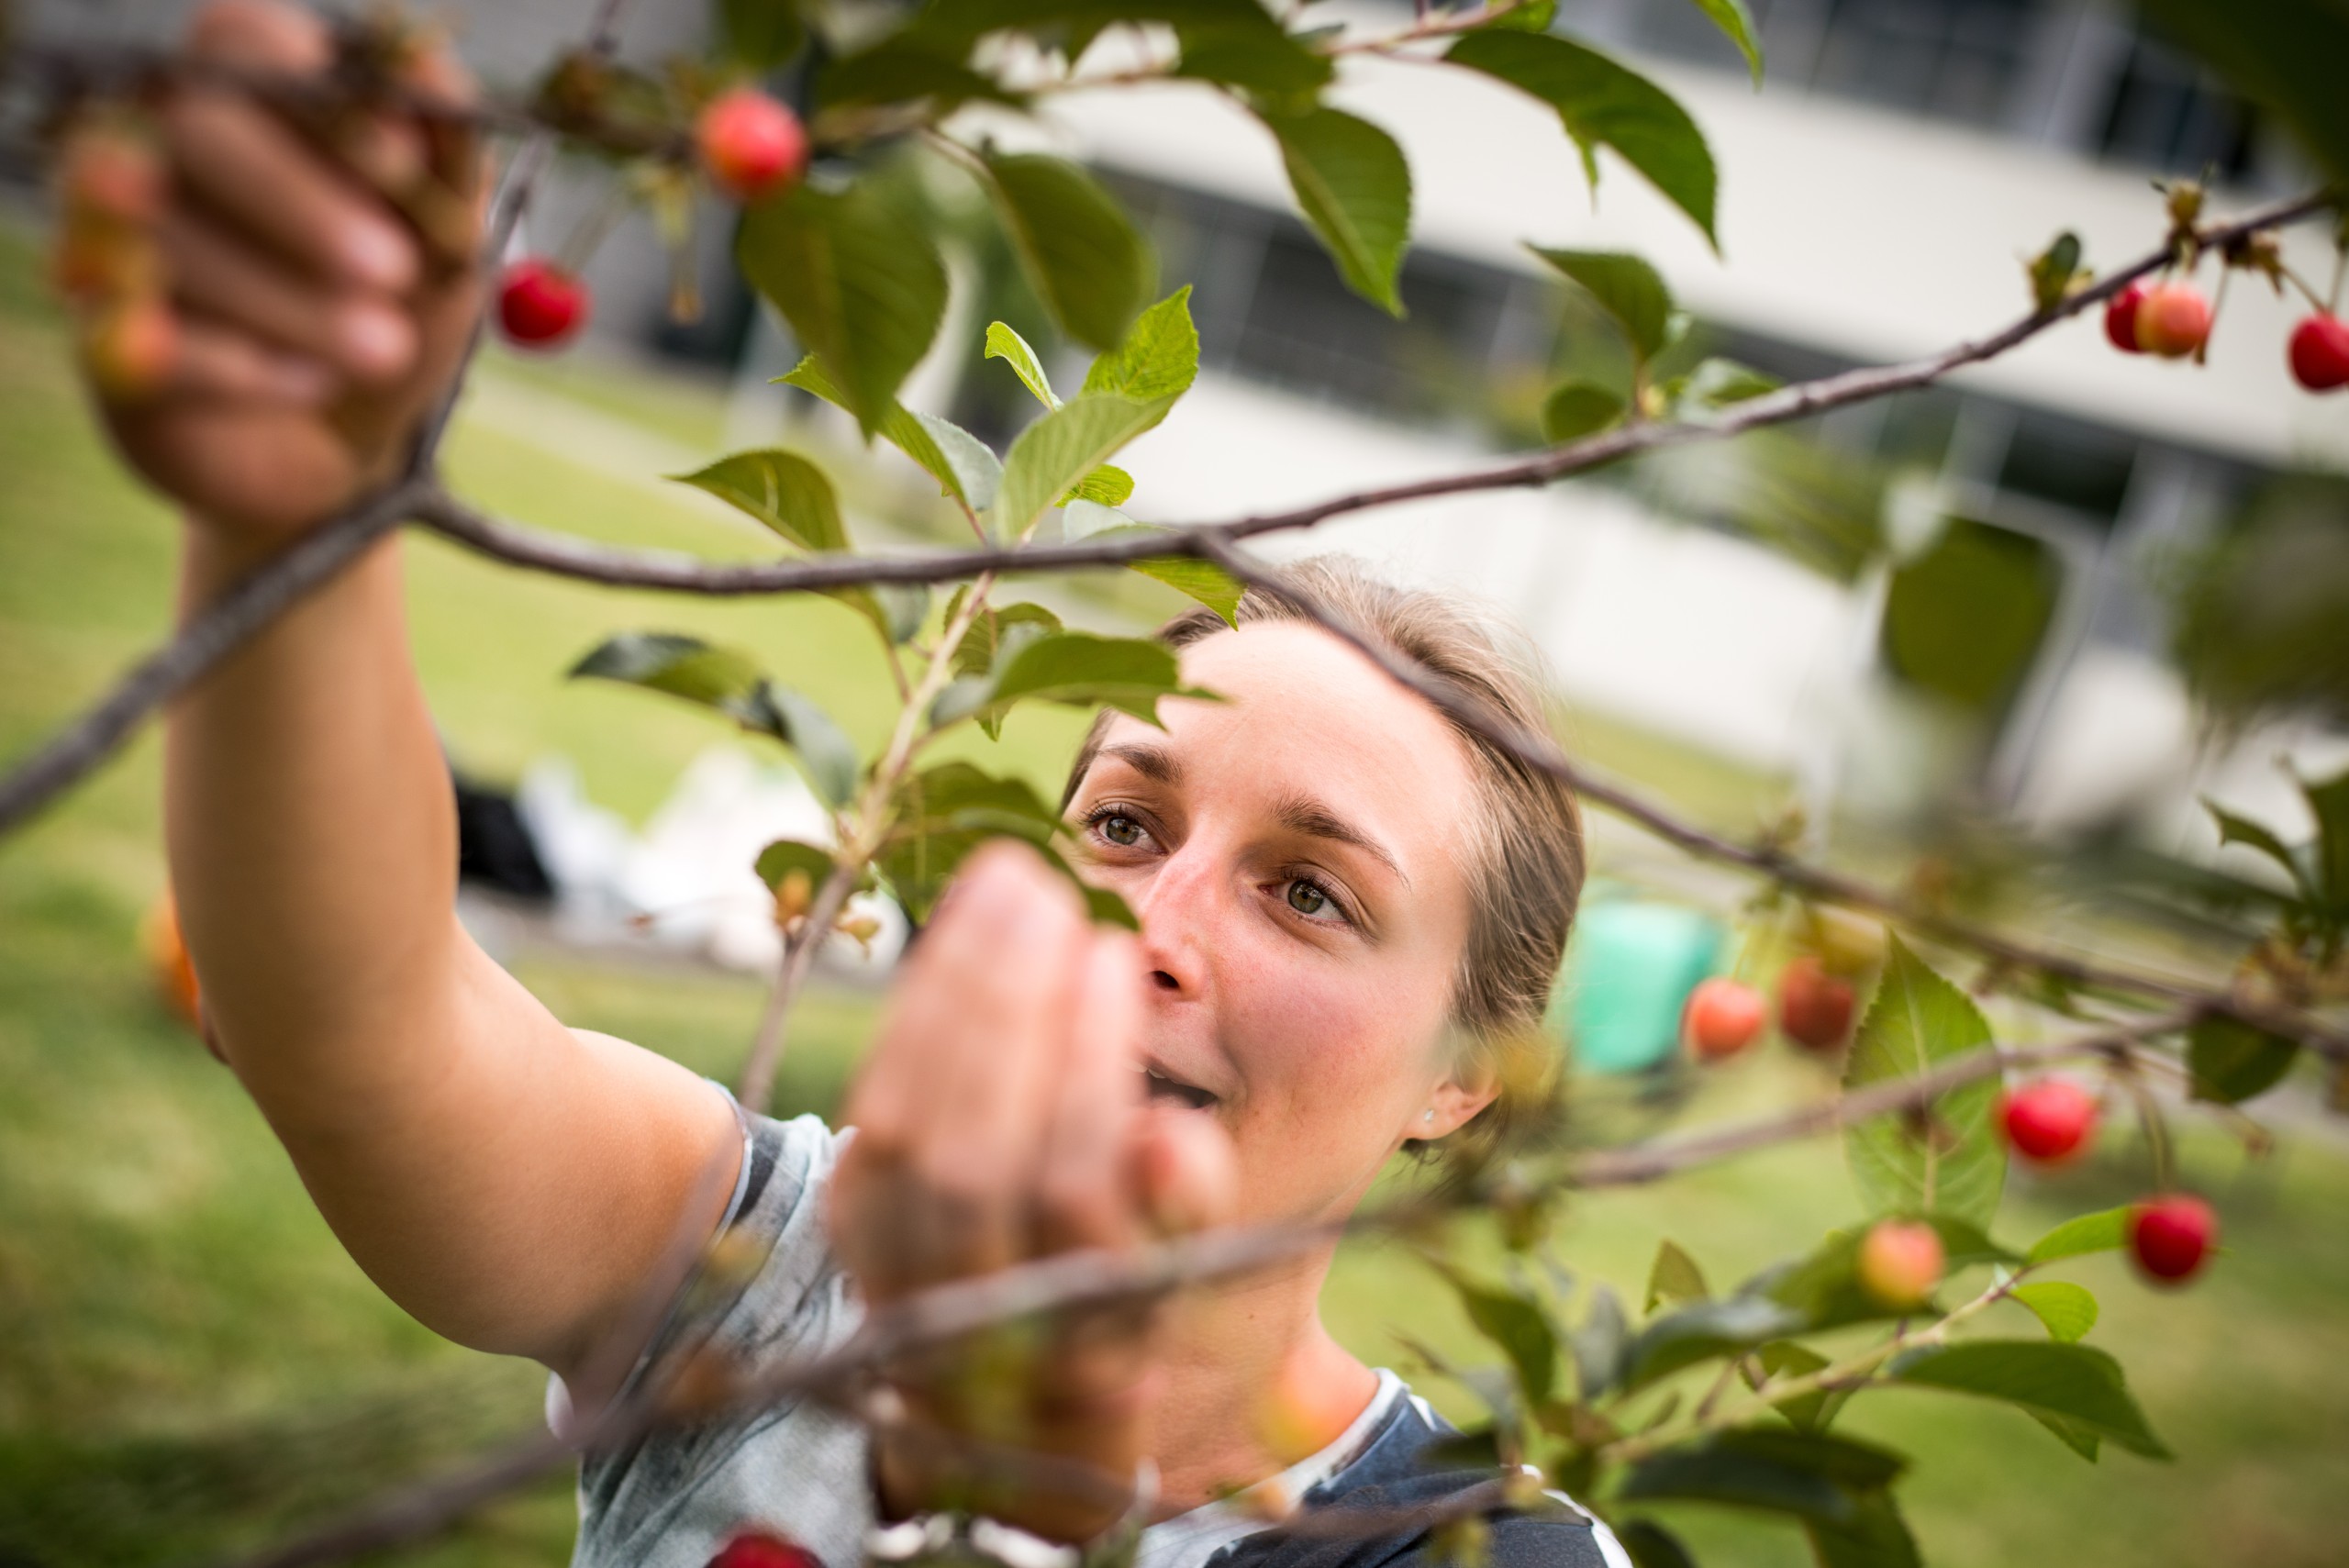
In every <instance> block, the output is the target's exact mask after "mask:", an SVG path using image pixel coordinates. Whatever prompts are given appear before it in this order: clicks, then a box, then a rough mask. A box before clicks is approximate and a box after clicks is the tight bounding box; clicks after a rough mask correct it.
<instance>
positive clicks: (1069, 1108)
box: [1033, 932, 1142, 1253]
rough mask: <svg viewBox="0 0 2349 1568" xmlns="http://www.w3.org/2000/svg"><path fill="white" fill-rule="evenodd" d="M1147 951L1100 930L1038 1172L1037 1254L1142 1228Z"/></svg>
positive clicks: (1111, 1239) (1063, 1055)
mask: <svg viewBox="0 0 2349 1568" xmlns="http://www.w3.org/2000/svg"><path fill="white" fill-rule="evenodd" d="M1141 975H1142V967H1141V956H1140V954H1138V953H1137V952H1136V951H1135V949H1134V942H1133V939H1132V938H1131V937H1129V936H1126V935H1125V934H1123V933H1122V932H1119V933H1113V934H1101V935H1097V936H1095V937H1094V939H1093V940H1092V943H1091V947H1090V951H1087V952H1086V954H1085V962H1084V969H1083V973H1082V975H1081V977H1080V989H1079V991H1078V993H1077V1000H1076V1007H1075V1010H1074V1012H1073V1013H1072V1014H1071V1015H1070V1016H1069V1020H1068V1024H1067V1030H1066V1036H1065V1039H1064V1040H1063V1041H1062V1044H1061V1051H1060V1062H1059V1072H1058V1073H1056V1074H1055V1081H1053V1082H1051V1083H1048V1084H1046V1090H1047V1092H1048V1093H1049V1094H1050V1095H1051V1096H1052V1104H1051V1107H1050V1119H1049V1120H1048V1122H1047V1124H1046V1127H1045V1135H1044V1145H1043V1158H1042V1161H1041V1165H1040V1168H1039V1170H1038V1172H1037V1176H1036V1187H1035V1217H1034V1218H1035V1236H1034V1243H1033V1251H1036V1252H1038V1253H1048V1252H1060V1251H1073V1250H1074V1249H1076V1248H1080V1247H1114V1246H1117V1245H1119V1244H1120V1243H1122V1242H1124V1241H1127V1240H1131V1239H1132V1238H1133V1236H1134V1234H1135V1233H1136V1230H1137V1226H1136V1225H1135V1215H1134V1192H1133V1184H1132V1182H1131V1181H1130V1178H1129V1173H1128V1169H1127V1164H1126V1148H1127V1144H1128V1140H1129V1139H1130V1135H1131V1134H1130V1123H1131V1122H1132V1120H1133V1118H1134V1116H1135V1113H1136V1112H1137V1111H1138V1110H1139V1108H1140V1105H1141V1075H1140V1073H1138V1072H1137V1071H1136V1065H1135V1063H1136V1051H1135V1041H1136V1037H1137V1035H1138V1034H1139V1032H1140V1030H1141V1012H1142V994H1141Z"/></svg>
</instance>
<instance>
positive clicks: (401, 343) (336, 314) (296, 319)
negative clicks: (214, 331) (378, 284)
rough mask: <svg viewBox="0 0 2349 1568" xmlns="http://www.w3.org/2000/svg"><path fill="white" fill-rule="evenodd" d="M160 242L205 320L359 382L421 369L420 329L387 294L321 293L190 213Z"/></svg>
mask: <svg viewBox="0 0 2349 1568" xmlns="http://www.w3.org/2000/svg"><path fill="white" fill-rule="evenodd" d="M161 239H162V246H163V254H164V257H165V259H166V261H168V264H169V270H170V275H171V279H172V284H173V290H174V292H175V293H176V294H177V295H178V296H179V298H180V299H181V301H182V302H183V303H184V304H185V305H187V306H190V307H191V308H192V309H193V310H195V311H196V312H198V313H201V314H202V315H205V316H207V317H213V318H214V319H216V320H218V321H220V322H224V323H233V324H235V325H238V326H240V327H244V328H249V329H250V330H251V331H252V332H254V333H256V334H257V335H259V336H260V337H262V338H263V339H267V340H268V342H269V343H270V344H271V345H272V346H273V347H274V348H276V349H279V350H284V351H286V352H288V353H291V354H295V355H299V356H304V357H306V358H308V359H311V360H314V361H322V362H323V363H326V364H331V365H333V366H335V367H336V368H337V369H339V370H340V371H342V372H343V373H346V374H348V375H349V376H351V378H352V379H353V380H355V381H360V382H364V383H373V384H382V383H388V382H392V381H395V380H397V379H398V378H399V377H400V376H402V375H404V374H406V373H407V370H408V368H409V366H410V365H411V364H413V363H414V362H415V359H416V348H417V344H416V328H415V325H414V323H413V322H411V321H410V320H409V318H408V317H407V316H406V314H405V313H403V312H401V311H399V310H396V309H395V308H393V306H391V305H390V304H389V303H388V302H387V301H386V300H384V297H383V296H382V295H372V294H352V293H347V292H337V291H332V290H328V289H325V288H321V287H319V286H318V285H317V284H314V283H312V282H310V281H309V280H308V279H307V278H306V277H304V276H303V275H302V274H300V273H298V272H293V271H291V270H290V269H288V268H286V267H285V266H284V265H283V264H281V263H280V262H278V261H276V259H275V258H274V257H273V256H272V255H270V254H269V253H268V252H266V251H262V250H255V249H253V248H252V247H250V246H248V245H246V244H244V243H242V242H241V241H239V239H237V238H236V237H235V236H233V235H232V234H230V233H229V232H228V231H227V230H225V229H223V228H220V227H219V226H217V224H214V223H212V222H211V221H209V220H208V219H206V218H205V217H202V216H200V215H198V214H195V213H191V212H188V211H186V210H185V209H182V210H179V211H176V212H173V214H172V215H171V216H170V217H167V218H166V219H165V221H164V223H163V226H162V235H161Z"/></svg>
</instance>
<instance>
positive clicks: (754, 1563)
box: [709, 1529, 824, 1568]
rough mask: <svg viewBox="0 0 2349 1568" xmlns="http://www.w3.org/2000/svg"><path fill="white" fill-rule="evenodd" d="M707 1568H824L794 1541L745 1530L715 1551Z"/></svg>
mask: <svg viewBox="0 0 2349 1568" xmlns="http://www.w3.org/2000/svg"><path fill="white" fill-rule="evenodd" d="M709 1568H824V1565H823V1562H822V1561H821V1560H820V1559H818V1557H817V1555H816V1554H815V1553H814V1552H812V1551H808V1550H807V1548H806V1547H804V1546H801V1545H799V1544H798V1543H797V1542H796V1541H790V1540H785V1539H784V1538H783V1537H781V1536H779V1535H769V1534H767V1533H766V1532H765V1531H764V1530H757V1529H746V1530H743V1531H740V1533H739V1534H737V1535H736V1536H735V1537H734V1538H733V1539H732V1540H729V1541H728V1542H727V1543H726V1544H725V1545H723V1546H721V1547H719V1548H718V1555H716V1556H715V1557H712V1558H711V1559H710V1560H709Z"/></svg>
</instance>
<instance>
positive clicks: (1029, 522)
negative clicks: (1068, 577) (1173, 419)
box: [993, 392, 1166, 539]
mask: <svg viewBox="0 0 2349 1568" xmlns="http://www.w3.org/2000/svg"><path fill="white" fill-rule="evenodd" d="M1165 413H1166V408H1165V405H1164V404H1163V403H1137V402H1135V401H1134V400H1133V399H1132V398H1130V397H1117V396H1112V395H1108V394H1105V393H1097V392H1088V393H1083V394H1080V395H1078V397H1077V399H1076V401H1074V403H1069V404H1065V405H1063V406H1061V407H1059V408H1055V409H1054V410H1052V412H1051V413H1050V414H1047V415H1045V416H1044V417H1042V418H1041V419H1039V420H1037V421H1036V422H1035V423H1033V424H1031V425H1030V426H1029V427H1028V428H1026V429H1024V430H1022V431H1020V432H1019V439H1017V440H1015V441H1013V442H1012V443H1011V452H1010V455H1009V456H1008V457H1007V458H1005V460H1004V463H1003V488H1002V489H1001V490H1000V491H998V492H997V493H996V502H995V510H994V518H993V520H994V528H995V533H996V537H997V538H999V539H1021V538H1025V537H1026V535H1027V533H1028V530H1029V529H1030V528H1033V527H1035V525H1036V520H1037V518H1039V517H1041V516H1043V513H1044V509H1045V508H1046V507H1048V506H1052V505H1053V504H1054V503H1055V502H1056V501H1057V500H1059V498H1060V497H1061V496H1062V495H1065V494H1066V493H1067V492H1068V491H1069V489H1070V488H1071V487H1072V486H1074V485H1075V484H1077V483H1078V482H1079V481H1081V480H1082V479H1084V478H1085V475H1087V474H1089V473H1092V472H1093V471H1094V470H1095V469H1096V468H1098V467H1099V466H1100V465H1101V464H1102V463H1104V462H1108V460H1109V459H1110V458H1112V457H1114V456H1116V455H1117V452H1118V450H1119V448H1121V447H1123V446H1125V445H1126V444H1127V443H1128V442H1130V441H1131V440H1132V439H1134V438H1135V437H1136V436H1139V435H1141V434H1142V432H1144V431H1145V430H1148V429H1149V428H1151V427H1152V426H1153V425H1155V424H1157V423H1158V422H1159V420H1160V419H1162V418H1163V417H1165Z"/></svg>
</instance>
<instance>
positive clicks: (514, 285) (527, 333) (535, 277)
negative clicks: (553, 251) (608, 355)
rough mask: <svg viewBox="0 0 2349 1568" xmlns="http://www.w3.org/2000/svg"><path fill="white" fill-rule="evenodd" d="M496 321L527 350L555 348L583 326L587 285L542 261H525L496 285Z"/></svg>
mask: <svg viewBox="0 0 2349 1568" xmlns="http://www.w3.org/2000/svg"><path fill="white" fill-rule="evenodd" d="M497 321H498V325H500V326H501V327H503V328H506V336H507V338H509V339H512V340H513V341H515V342H517V343H519V344H522V345H523V346H525V347H527V348H532V349H551V348H556V347H559V346H560V345H562V343H564V342H566V341H568V340H569V339H571V338H572V337H573V335H574V334H576V333H577V332H578V330H579V328H582V327H584V326H585V325H586V322H587V285H586V284H584V283H583V282H582V281H581V280H580V279H579V278H578V276H577V275H576V274H574V273H572V272H567V271H565V270H564V269H563V268H562V267H559V266H557V265H556V264H555V263H554V262H552V261H548V260H546V259H545V258H544V257H541V256H529V257H525V258H524V259H523V260H521V261H517V262H515V263H514V264H513V265H512V266H510V267H508V268H507V269H506V276H505V278H504V279H503V280H502V281H501V282H500V283H499V284H498V287H497Z"/></svg>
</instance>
